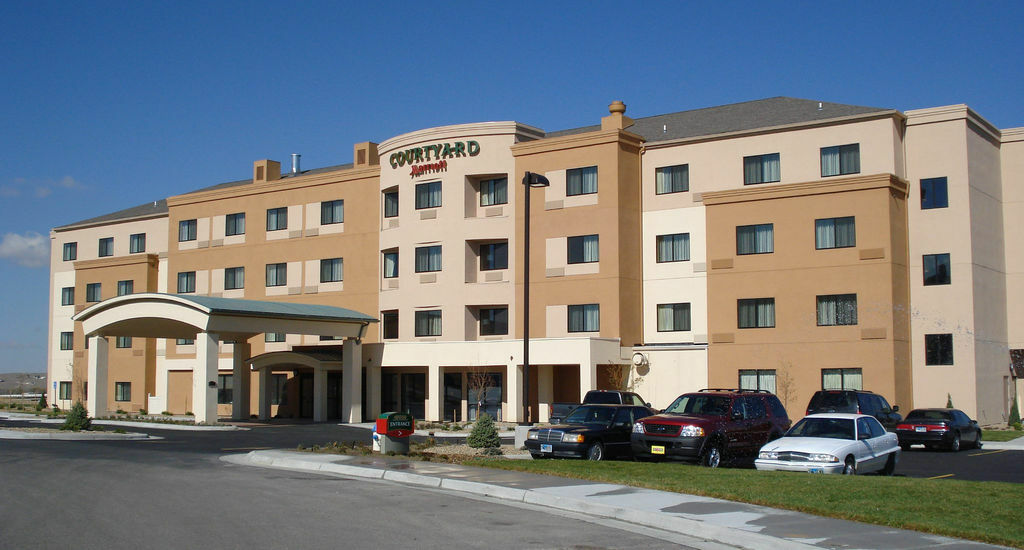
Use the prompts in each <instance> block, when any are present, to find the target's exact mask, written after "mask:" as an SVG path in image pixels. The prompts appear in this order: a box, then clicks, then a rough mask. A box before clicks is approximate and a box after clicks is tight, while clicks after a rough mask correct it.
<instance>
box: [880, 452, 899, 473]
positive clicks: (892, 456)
mask: <svg viewBox="0 0 1024 550" xmlns="http://www.w3.org/2000/svg"><path fill="white" fill-rule="evenodd" d="M895 471H896V453H889V458H888V459H887V460H886V461H885V468H882V475H886V476H891V475H892V473H893V472H895Z"/></svg>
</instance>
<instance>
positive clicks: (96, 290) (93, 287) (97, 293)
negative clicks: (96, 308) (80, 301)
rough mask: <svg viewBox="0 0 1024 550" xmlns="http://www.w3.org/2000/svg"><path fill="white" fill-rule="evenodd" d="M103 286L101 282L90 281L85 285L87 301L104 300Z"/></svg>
mask: <svg viewBox="0 0 1024 550" xmlns="http://www.w3.org/2000/svg"><path fill="white" fill-rule="evenodd" d="M102 296H103V286H102V285H101V284H100V283H89V284H87V285H85V301H86V302H99V301H100V300H102V299H103V298H102Z"/></svg>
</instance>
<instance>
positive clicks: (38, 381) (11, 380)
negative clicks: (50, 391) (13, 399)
mask: <svg viewBox="0 0 1024 550" xmlns="http://www.w3.org/2000/svg"><path fill="white" fill-rule="evenodd" d="M44 391H46V373H45V372H37V373H33V372H0V395H8V394H12V393H13V394H21V393H41V392H44Z"/></svg>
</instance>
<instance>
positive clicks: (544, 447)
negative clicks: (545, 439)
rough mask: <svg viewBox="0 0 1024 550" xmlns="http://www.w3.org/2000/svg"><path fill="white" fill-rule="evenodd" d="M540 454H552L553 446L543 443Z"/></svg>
mask: <svg viewBox="0 0 1024 550" xmlns="http://www.w3.org/2000/svg"><path fill="white" fill-rule="evenodd" d="M540 452H542V453H550V452H551V445H550V444H547V443H542V444H541V446H540Z"/></svg>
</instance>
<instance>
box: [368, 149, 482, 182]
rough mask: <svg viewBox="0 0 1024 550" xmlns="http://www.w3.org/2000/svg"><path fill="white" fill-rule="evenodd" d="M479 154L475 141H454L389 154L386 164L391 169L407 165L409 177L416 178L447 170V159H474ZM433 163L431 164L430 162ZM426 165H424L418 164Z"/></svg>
mask: <svg viewBox="0 0 1024 550" xmlns="http://www.w3.org/2000/svg"><path fill="white" fill-rule="evenodd" d="M479 154H480V143H478V142H476V141H455V142H452V143H437V144H434V145H427V146H424V147H413V148H412V149H406V150H404V151H397V152H394V153H391V156H390V157H388V162H389V163H390V164H391V167H392V168H398V167H401V166H405V165H407V164H408V165H409V166H410V168H411V169H412V170H411V171H410V173H409V175H410V176H413V177H416V176H418V175H420V174H424V173H427V172H441V171H444V170H447V169H448V159H452V158H459V157H467V156H468V157H475V156H477V155H479ZM431 161H433V162H431ZM419 163H426V164H419Z"/></svg>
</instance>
